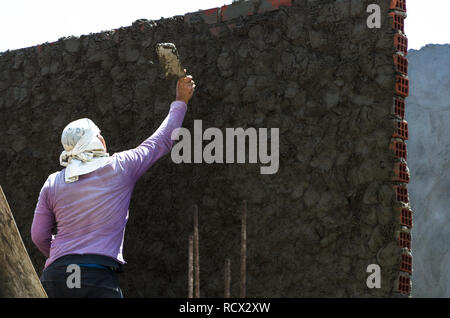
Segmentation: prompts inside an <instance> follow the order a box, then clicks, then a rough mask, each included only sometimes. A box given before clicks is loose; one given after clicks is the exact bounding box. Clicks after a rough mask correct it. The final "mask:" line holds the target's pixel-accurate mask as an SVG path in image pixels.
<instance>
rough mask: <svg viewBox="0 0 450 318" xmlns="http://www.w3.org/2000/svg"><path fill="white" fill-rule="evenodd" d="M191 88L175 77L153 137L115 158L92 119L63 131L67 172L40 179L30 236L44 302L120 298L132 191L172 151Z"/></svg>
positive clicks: (191, 83)
mask: <svg viewBox="0 0 450 318" xmlns="http://www.w3.org/2000/svg"><path fill="white" fill-rule="evenodd" d="M185 72H186V70H185ZM185 75H186V74H185ZM194 89H195V83H194V81H193V78H192V76H190V75H186V76H185V77H183V78H180V79H179V80H178V82H177V86H176V99H175V101H173V102H172V103H171V105H170V110H169V113H168V115H167V117H166V118H165V119H164V121H163V122H162V124H161V125H160V126H159V128H158V129H157V130H156V132H155V133H154V134H153V135H151V136H150V137H149V138H147V139H146V140H145V141H144V142H142V143H141V144H140V145H139V146H138V147H136V148H134V149H130V150H127V151H122V152H118V153H115V154H114V155H112V156H110V155H109V154H108V153H107V148H106V142H105V139H104V138H103V137H102V135H101V133H100V129H99V128H98V127H97V126H96V125H95V124H94V123H93V122H92V121H91V120H90V119H87V118H83V119H79V120H76V121H73V122H71V123H70V124H68V125H67V126H66V127H65V128H64V130H63V133H62V136H61V142H62V145H63V147H64V151H63V152H62V153H61V155H60V164H61V165H62V166H64V167H65V168H64V169H62V170H61V171H59V172H55V173H53V174H51V175H50V176H49V177H48V178H47V180H46V181H45V183H44V186H43V187H42V189H41V191H40V194H39V199H38V202H37V205H36V209H35V212H34V218H33V223H32V226H31V238H32V240H33V242H34V244H35V245H36V246H37V248H38V249H39V250H40V251H41V252H42V254H44V256H45V257H46V258H47V260H46V262H45V266H44V270H43V272H42V275H41V277H40V280H41V282H42V285H43V287H44V289H45V291H46V292H47V295H48V297H58V298H64V297H77V298H84V297H94V298H100V297H101V298H123V294H122V290H121V289H120V286H119V280H118V276H117V273H120V272H122V271H123V270H122V265H123V264H125V260H124V257H123V241H124V233H125V226H126V224H127V221H128V208H129V205H130V199H131V194H132V192H133V188H134V186H135V184H136V182H137V180H138V179H139V178H140V177H141V176H142V175H143V174H144V173H145V172H146V171H147V170H148V169H149V168H150V167H151V166H152V165H153V164H154V163H155V162H156V161H157V160H158V159H159V158H161V157H162V156H164V155H166V154H167V153H169V152H170V150H171V148H172V145H173V139H172V132H174V133H175V135H176V131H175V130H176V129H177V128H179V127H181V124H182V122H183V119H184V116H185V113H186V111H187V105H188V102H189V100H190V99H191V97H192V95H193V93H194ZM55 228H56V234H55V235H52V234H53V232H54V231H53V230H54V229H55ZM77 275H78V276H77Z"/></svg>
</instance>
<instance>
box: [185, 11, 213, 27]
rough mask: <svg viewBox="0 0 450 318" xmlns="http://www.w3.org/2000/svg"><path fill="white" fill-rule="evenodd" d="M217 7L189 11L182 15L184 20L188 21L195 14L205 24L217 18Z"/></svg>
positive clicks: (211, 22)
mask: <svg viewBox="0 0 450 318" xmlns="http://www.w3.org/2000/svg"><path fill="white" fill-rule="evenodd" d="M218 13H219V8H212V9H207V10H203V11H198V12H191V13H187V14H185V15H184V22H185V23H190V22H191V20H192V18H193V17H195V16H198V17H200V19H201V20H202V21H203V22H205V23H206V24H215V23H217V22H218V19H219V15H218Z"/></svg>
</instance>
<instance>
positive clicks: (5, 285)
mask: <svg viewBox="0 0 450 318" xmlns="http://www.w3.org/2000/svg"><path fill="white" fill-rule="evenodd" d="M0 298H47V294H46V293H45V290H44V287H42V284H41V282H40V281H39V276H38V275H37V274H36V271H35V269H34V267H33V264H32V263H31V260H30V256H29V255H28V252H27V249H26V248H25V245H24V244H23V241H22V237H21V236H20V232H19V230H18V228H17V225H16V222H15V220H14V216H13V214H12V212H11V209H10V207H9V204H8V201H6V197H5V194H4V193H3V190H2V187H1V186H0Z"/></svg>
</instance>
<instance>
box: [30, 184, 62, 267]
mask: <svg viewBox="0 0 450 318" xmlns="http://www.w3.org/2000/svg"><path fill="white" fill-rule="evenodd" d="M49 193H50V183H49V179H47V181H46V182H45V184H44V186H43V187H42V189H41V192H40V193H39V199H38V203H37V205H36V209H35V211H34V218H33V223H32V224H31V239H32V241H33V243H34V244H35V245H36V247H37V248H38V249H39V250H40V251H41V252H42V254H44V256H45V257H47V258H48V257H49V255H50V244H51V240H52V229H53V227H54V226H55V223H56V221H55V215H54V213H53V211H52V208H51V204H49V203H50V196H49Z"/></svg>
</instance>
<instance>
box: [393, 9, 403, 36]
mask: <svg viewBox="0 0 450 318" xmlns="http://www.w3.org/2000/svg"><path fill="white" fill-rule="evenodd" d="M389 15H390V16H391V17H392V20H393V21H392V28H393V29H394V30H399V31H402V33H405V17H404V16H402V15H401V14H398V13H395V12H391V13H389Z"/></svg>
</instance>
